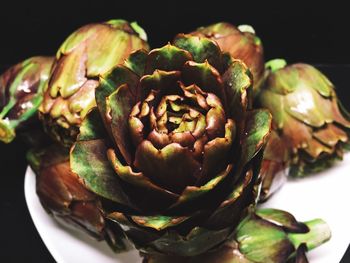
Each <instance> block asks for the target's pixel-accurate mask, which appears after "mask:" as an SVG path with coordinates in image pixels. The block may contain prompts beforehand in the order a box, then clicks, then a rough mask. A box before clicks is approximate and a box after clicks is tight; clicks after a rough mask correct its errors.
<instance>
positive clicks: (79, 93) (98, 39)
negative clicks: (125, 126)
mask: <svg viewBox="0 0 350 263" xmlns="http://www.w3.org/2000/svg"><path fill="white" fill-rule="evenodd" d="M141 48H144V49H148V44H147V43H146V34H145V32H144V31H143V29H142V28H141V27H139V26H138V25H137V24H136V23H135V22H134V23H131V24H129V23H128V22H126V21H124V20H111V21H108V22H104V23H98V24H89V25H86V26H83V27H82V28H80V29H78V30H77V31H75V32H74V33H73V34H71V35H70V36H69V37H68V38H67V39H66V40H65V42H64V43H63V44H62V45H61V47H60V48H59V50H58V52H57V55H56V61H55V64H54V66H53V69H52V72H51V77H50V80H49V84H48V87H47V88H46V90H45V94H44V101H43V103H42V105H41V107H40V113H41V114H40V116H41V118H42V120H43V122H44V125H45V129H46V131H47V132H48V133H49V134H50V135H51V137H52V138H53V139H54V140H56V141H58V142H60V143H62V144H63V145H65V146H69V145H71V144H72V142H74V140H75V138H76V135H77V133H78V131H79V125H80V124H81V121H82V119H84V117H85V116H86V114H87V113H88V112H89V110H90V109H91V108H93V107H94V106H95V105H96V103H95V97H94V94H95V88H96V87H97V86H98V77H99V75H103V74H105V73H106V72H108V71H109V70H110V69H111V68H112V67H114V66H115V65H117V64H119V63H121V62H123V61H124V59H126V58H127V57H128V56H129V54H130V53H131V52H132V51H134V50H137V49H141Z"/></svg>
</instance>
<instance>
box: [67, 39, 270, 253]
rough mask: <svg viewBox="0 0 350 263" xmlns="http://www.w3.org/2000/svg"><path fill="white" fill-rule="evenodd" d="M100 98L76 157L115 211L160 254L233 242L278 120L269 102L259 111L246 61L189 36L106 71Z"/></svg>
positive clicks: (140, 242)
mask: <svg viewBox="0 0 350 263" xmlns="http://www.w3.org/2000/svg"><path fill="white" fill-rule="evenodd" d="M95 96H96V102H97V108H94V109H93V110H92V111H91V112H90V113H89V114H88V115H87V117H86V118H85V119H84V121H83V123H82V125H81V127H80V134H79V136H78V138H77V142H76V143H75V144H74V146H73V148H72V150H71V157H70V164H71V168H72V171H73V172H74V173H76V174H77V175H78V176H79V177H80V179H81V180H82V181H83V182H84V184H85V185H86V187H87V188H88V189H89V190H90V191H92V192H94V193H95V194H97V195H98V196H101V197H103V200H104V202H103V208H104V209H105V213H106V215H107V217H108V219H109V220H110V221H112V222H115V223H117V224H118V225H120V226H121V227H122V228H123V230H124V231H125V233H126V235H127V236H128V238H129V239H130V240H131V241H132V242H133V243H134V244H135V245H136V247H137V248H138V249H140V250H141V251H143V252H146V253H151V254H152V253H162V254H166V255H179V256H195V255H198V254H202V253H204V252H206V251H208V250H209V249H212V248H213V247H215V246H217V245H219V244H221V243H223V242H225V240H226V239H227V238H228V237H229V236H230V235H231V234H232V232H233V230H234V229H235V227H236V226H237V224H238V223H239V222H240V220H241V219H242V217H244V216H245V215H246V214H247V213H248V211H249V210H250V208H251V207H254V205H255V203H256V199H257V196H258V193H259V184H260V179H259V168H260V166H259V165H260V161H261V158H262V149H263V147H264V145H265V142H266V140H267V138H268V135H269V133H270V126H271V115H270V113H269V112H268V111H267V110H258V109H256V110H252V79H251V74H250V72H249V69H248V68H247V67H246V66H245V64H244V63H242V62H241V61H240V60H235V59H233V58H232V57H231V56H230V55H229V54H227V53H223V52H222V51H221V49H220V47H219V46H218V45H217V43H216V42H215V41H213V40H210V39H208V38H204V37H197V36H191V35H184V34H180V35H178V36H177V37H176V39H175V40H174V42H173V43H172V44H168V45H166V46H164V47H162V48H158V49H153V50H152V51H150V52H149V53H147V52H145V51H142V50H140V51H136V52H134V53H132V54H131V55H130V57H129V58H128V59H127V60H126V61H125V62H124V63H123V64H121V65H118V66H116V67H115V68H113V69H112V70H111V71H109V72H107V73H106V74H102V75H101V76H100V85H99V87H98V88H97V89H96V94H95ZM102 124H103V125H104V127H105V130H104V128H103V125H102Z"/></svg>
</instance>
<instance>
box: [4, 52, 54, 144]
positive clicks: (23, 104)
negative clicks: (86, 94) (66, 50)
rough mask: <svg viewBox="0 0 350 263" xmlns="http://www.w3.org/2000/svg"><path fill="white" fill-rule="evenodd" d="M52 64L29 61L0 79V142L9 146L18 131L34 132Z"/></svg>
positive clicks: (37, 59)
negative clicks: (30, 130)
mask: <svg viewBox="0 0 350 263" xmlns="http://www.w3.org/2000/svg"><path fill="white" fill-rule="evenodd" d="M52 63H53V58H51V57H32V58H29V59H26V60H24V61H22V62H20V63H18V64H17V65H15V66H12V67H11V68H9V69H8V70H7V71H6V72H4V73H3V74H2V75H1V76H0V141H2V142H4V143H10V142H11V141H12V140H13V139H14V138H15V137H16V132H17V131H22V132H25V131H28V130H29V128H33V127H32V124H33V123H35V121H36V120H37V110H38V108H39V106H40V104H41V102H42V92H43V89H44V86H45V84H46V82H47V79H48V77H49V73H50V69H51V66H52Z"/></svg>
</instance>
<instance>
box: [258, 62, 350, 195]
mask: <svg viewBox="0 0 350 263" xmlns="http://www.w3.org/2000/svg"><path fill="white" fill-rule="evenodd" d="M267 69H268V70H269V75H268V77H267V79H266V83H265V85H264V87H263V88H262V89H261V93H260V96H259V98H258V102H259V104H260V106H262V107H264V108H267V109H268V110H270V112H271V113H272V116H273V130H274V132H273V133H272V136H271V137H270V138H271V139H270V141H269V142H268V145H267V147H266V151H265V156H264V162H265V164H263V165H262V166H263V167H264V166H265V170H264V171H265V175H263V176H266V177H268V178H270V179H269V181H272V180H274V179H273V177H274V174H275V173H276V171H282V174H284V176H286V175H287V174H288V171H284V172H283V170H284V169H285V168H287V169H288V167H290V170H289V174H290V175H292V176H305V175H308V174H310V173H314V172H318V171H321V170H323V169H325V168H327V167H329V166H331V165H332V164H333V163H334V161H336V160H339V159H342V156H343V151H344V149H346V148H348V146H349V135H350V115H349V114H348V113H347V111H346V110H345V108H344V107H343V106H342V105H341V103H340V101H339V100H338V98H337V95H336V93H335V89H334V86H333V84H332V83H331V82H330V81H329V80H328V79H327V77H326V76H325V75H323V74H322V73H321V72H320V71H319V70H317V69H316V68H314V67H313V66H311V65H307V64H302V63H298V64H293V65H286V62H285V61H284V60H280V59H278V60H272V61H270V62H268V63H267ZM282 177H283V176H282ZM266 190H267V191H268V187H267V189H266Z"/></svg>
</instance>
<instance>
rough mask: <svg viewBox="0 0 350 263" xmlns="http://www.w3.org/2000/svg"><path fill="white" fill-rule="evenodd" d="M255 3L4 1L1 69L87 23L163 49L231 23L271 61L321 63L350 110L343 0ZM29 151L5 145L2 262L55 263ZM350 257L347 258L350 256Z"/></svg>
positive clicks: (51, 48)
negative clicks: (248, 30)
mask: <svg viewBox="0 0 350 263" xmlns="http://www.w3.org/2000/svg"><path fill="white" fill-rule="evenodd" d="M255 2H258V1H252V0H250V1H244V2H243V1H240V2H238V1H217V0H214V1H211V2H209V1H207V2H204V1H190V0H187V1H162V2H158V1H143V2H142V3H137V2H136V1H130V0H124V1H119V0H118V1H74V0H71V1H70V2H68V1H46V2H41V1H23V2H20V1H7V2H6V4H5V3H4V2H2V3H1V6H0V29H1V30H0V71H3V70H4V69H5V68H6V67H8V66H10V65H12V64H14V63H17V62H19V61H21V60H23V59H25V58H27V57H30V56H34V55H52V54H54V53H55V52H56V50H57V48H58V47H59V45H60V44H61V43H62V41H63V40H64V39H65V38H66V37H67V36H68V35H69V34H70V33H71V32H73V31H74V30H75V29H77V28H79V27H80V26H82V25H84V24H86V23H91V22H98V21H104V20H109V19H112V18H123V19H127V20H129V21H135V20H136V21H138V22H139V24H140V25H141V26H142V27H143V28H144V29H145V30H146V32H147V34H148V38H149V42H150V44H151V46H152V47H159V46H161V45H164V44H166V43H167V42H168V41H171V40H172V38H173V37H174V36H175V35H176V34H177V33H179V32H189V31H191V30H193V29H195V28H196V27H198V26H201V25H208V24H210V23H214V22H218V21H228V22H231V23H233V24H236V25H238V24H251V25H253V26H254V28H255V30H256V32H257V34H258V35H259V36H260V38H261V39H262V41H263V44H264V47H265V54H266V59H272V58H275V57H283V58H286V59H287V61H288V62H291V63H292V62H299V61H304V62H308V63H312V64H316V65H318V66H320V67H321V69H322V70H323V71H324V72H325V73H326V74H328V76H329V77H330V78H331V80H332V81H333V82H335V84H336V86H337V88H338V90H337V92H338V94H339V97H341V98H342V100H343V102H344V104H345V105H346V106H347V108H348V109H349V108H350V107H349V106H350V89H349V86H350V85H349V84H348V83H349V81H348V77H349V73H350V66H349V64H350V39H349V38H348V35H349V34H350V30H349V27H350V14H348V13H347V12H348V11H347V10H348V9H347V8H346V7H345V6H343V5H341V4H340V3H338V2H337V1H327V2H326V3H324V4H323V3H313V2H310V1H306V0H304V1H303V2H302V1H300V2H299V1H282V0H281V1H279V2H277V1H276V2H274V1H273V2H271V1H259V3H255ZM266 2H269V4H268V5H266ZM344 2H345V1H344ZM24 153H25V149H24V147H23V146H22V143H21V142H20V141H15V142H14V143H13V144H11V145H3V144H1V143H0V178H1V190H0V211H1V213H0V226H1V229H2V230H1V234H0V261H2V262H3V261H6V262H53V259H52V257H51V256H50V254H49V253H48V251H47V249H46V248H45V246H44V245H43V243H42V242H41V240H40V237H39V235H38V234H37V232H36V230H35V228H34V225H33V223H32V221H31V219H30V216H29V214H28V211H27V208H26V205H25V201H24V195H23V178H24V177H23V176H24V171H25V167H26V162H25V157H24ZM315 216H317V215H315ZM347 259H348V260H349V257H347ZM347 259H344V261H343V262H349V261H350V260H349V261H348V260H347Z"/></svg>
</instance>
